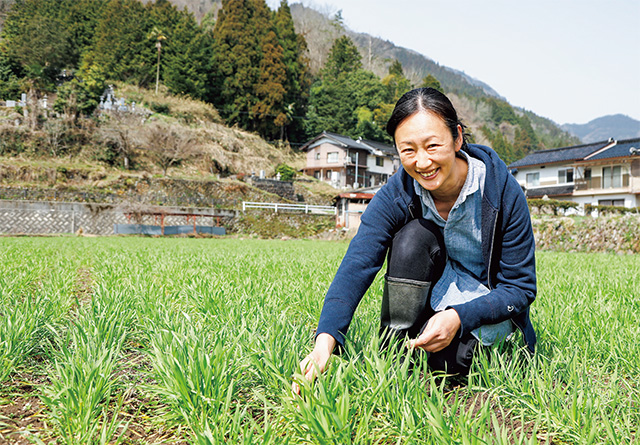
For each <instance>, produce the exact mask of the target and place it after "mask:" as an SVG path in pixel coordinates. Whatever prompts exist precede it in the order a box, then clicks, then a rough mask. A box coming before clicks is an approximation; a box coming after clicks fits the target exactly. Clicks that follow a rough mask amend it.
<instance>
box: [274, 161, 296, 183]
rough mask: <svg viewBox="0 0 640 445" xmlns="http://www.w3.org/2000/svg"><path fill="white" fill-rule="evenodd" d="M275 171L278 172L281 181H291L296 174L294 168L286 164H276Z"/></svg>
mask: <svg viewBox="0 0 640 445" xmlns="http://www.w3.org/2000/svg"><path fill="white" fill-rule="evenodd" d="M276 173H280V180H281V181H291V180H293V178H295V177H296V175H297V172H296V171H295V169H294V168H293V167H291V166H290V165H287V164H278V166H277V167H276Z"/></svg>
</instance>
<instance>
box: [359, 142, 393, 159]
mask: <svg viewBox="0 0 640 445" xmlns="http://www.w3.org/2000/svg"><path fill="white" fill-rule="evenodd" d="M362 142H364V143H365V144H367V145H369V146H371V147H373V148H375V149H376V150H378V151H381V152H382V153H384V154H387V155H396V154H398V152H397V151H396V149H395V148H394V147H393V146H391V145H389V144H385V143H384V142H377V141H370V140H368V139H363V140H362Z"/></svg>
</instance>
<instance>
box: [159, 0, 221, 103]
mask: <svg viewBox="0 0 640 445" xmlns="http://www.w3.org/2000/svg"><path fill="white" fill-rule="evenodd" d="M147 7H148V8H149V15H150V23H149V24H150V26H152V27H153V29H155V30H157V31H159V32H161V33H162V35H163V36H164V37H165V40H163V42H162V59H161V63H160V78H161V80H162V83H163V84H164V85H165V86H166V87H167V88H168V89H169V91H170V92H172V93H174V94H186V95H189V96H191V97H194V98H197V99H203V98H205V97H206V96H207V88H208V84H209V72H210V63H211V48H212V47H213V42H212V39H211V37H210V33H209V32H206V31H204V30H203V29H202V28H200V27H199V26H198V23H197V22H196V20H195V18H194V17H193V14H191V13H189V12H188V11H186V10H183V11H179V10H178V9H177V8H176V7H175V6H173V5H172V4H171V3H170V2H169V1H167V0H159V1H157V2H156V3H150V4H148V6H147ZM151 34H153V33H151ZM149 36H150V37H152V38H151V40H153V36H152V35H149Z"/></svg>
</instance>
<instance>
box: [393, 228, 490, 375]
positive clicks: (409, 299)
mask: <svg viewBox="0 0 640 445" xmlns="http://www.w3.org/2000/svg"><path fill="white" fill-rule="evenodd" d="M445 265H446V249H445V245H444V239H443V236H442V230H441V229H440V228H439V227H438V226H437V225H436V224H434V223H433V222H431V221H427V220H425V219H421V218H419V219H414V220H412V221H410V222H409V223H408V224H407V225H405V226H404V227H403V228H402V229H400V230H399V231H398V232H397V233H396V235H395V236H394V238H393V241H392V244H391V247H390V249H389V253H388V256H387V274H386V275H385V287H384V295H383V300H382V311H381V315H380V333H381V335H383V336H384V337H383V343H384V344H388V343H389V341H392V339H393V338H402V339H404V338H406V337H409V338H416V337H418V336H419V335H420V333H421V332H422V330H423V329H424V328H425V327H426V324H427V322H428V321H429V319H430V318H431V317H432V316H433V315H434V311H433V309H432V308H431V301H430V299H431V289H432V288H433V286H434V285H435V283H436V282H437V281H438V280H439V279H440V277H441V276H442V272H443V271H444V268H445ZM477 345H478V341H477V340H476V338H475V337H473V336H472V335H471V334H467V335H465V336H463V337H460V336H458V335H456V337H455V338H454V339H453V340H452V342H451V343H450V344H449V345H448V346H447V347H445V348H444V349H442V350H441V351H438V352H431V353H429V355H428V359H427V360H428V364H429V366H430V367H431V368H432V369H434V370H438V371H445V372H447V373H449V374H462V375H466V374H468V373H469V368H470V366H471V362H472V360H473V353H474V351H475V349H476V347H477Z"/></svg>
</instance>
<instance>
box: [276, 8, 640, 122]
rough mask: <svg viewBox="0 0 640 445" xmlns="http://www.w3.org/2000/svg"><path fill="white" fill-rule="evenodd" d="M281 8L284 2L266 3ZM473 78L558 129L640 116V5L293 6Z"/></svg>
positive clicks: (638, 118)
mask: <svg viewBox="0 0 640 445" xmlns="http://www.w3.org/2000/svg"><path fill="white" fill-rule="evenodd" d="M267 3H268V4H269V6H271V7H272V8H276V7H277V6H278V4H279V3H280V1H279V0H267ZM293 3H303V4H304V5H306V6H310V7H313V8H315V9H318V10H320V11H321V12H325V13H326V12H330V13H332V14H333V13H335V12H336V11H338V10H342V17H343V19H344V23H345V25H346V26H347V27H348V28H349V29H351V30H353V31H356V32H364V33H368V34H371V35H372V36H374V37H380V38H382V39H385V40H389V41H391V42H393V43H394V44H396V45H398V46H402V47H405V48H409V49H412V50H415V51H417V52H419V53H420V54H423V55H424V56H427V57H428V58H430V59H432V60H434V61H436V62H438V63H440V64H441V65H445V66H448V67H450V68H454V69H457V70H460V71H463V72H464V73H465V74H467V75H469V76H471V77H474V78H476V79H478V80H481V81H482V82H484V83H486V84H488V85H489V86H491V87H492V88H493V89H494V90H496V91H497V92H498V94H500V95H501V96H503V97H504V98H506V99H507V101H508V102H509V103H510V104H511V105H513V106H517V107H521V108H525V109H527V110H530V111H533V112H534V113H536V114H537V115H539V116H543V117H546V118H549V119H552V120H553V121H555V122H556V123H558V124H565V123H577V124H584V123H587V122H589V121H591V120H592V119H595V118H597V117H601V116H606V115H611V114H618V113H621V114H625V115H627V116H630V117H632V118H634V119H636V120H640V0H536V1H533V0H391V1H390V0H289V4H293Z"/></svg>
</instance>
